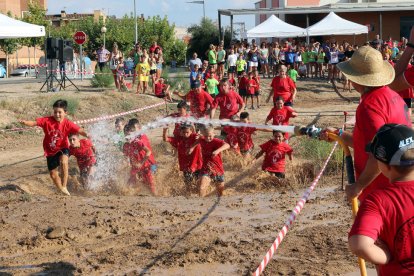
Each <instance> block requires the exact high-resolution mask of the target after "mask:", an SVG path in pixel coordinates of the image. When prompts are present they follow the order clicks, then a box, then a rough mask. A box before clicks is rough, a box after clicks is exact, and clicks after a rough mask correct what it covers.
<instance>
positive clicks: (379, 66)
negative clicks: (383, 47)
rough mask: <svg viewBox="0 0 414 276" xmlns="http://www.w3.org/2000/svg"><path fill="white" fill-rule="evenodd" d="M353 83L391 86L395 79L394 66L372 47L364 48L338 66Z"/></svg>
mask: <svg viewBox="0 0 414 276" xmlns="http://www.w3.org/2000/svg"><path fill="white" fill-rule="evenodd" d="M336 66H337V67H338V69H339V70H341V72H342V73H343V74H344V75H345V76H346V77H347V78H348V79H349V80H351V81H352V82H355V83H357V84H360V85H364V86H372V87H375V86H383V85H387V84H390V83H391V82H392V81H393V80H394V77H395V71H394V68H393V67H392V65H391V64H390V63H389V62H388V61H386V60H383V58H382V55H381V53H380V52H379V51H377V50H375V49H374V48H372V47H370V46H362V47H360V48H359V49H358V50H356V51H355V52H354V54H353V55H352V58H351V59H350V60H349V61H344V62H341V63H338V64H337V65H336Z"/></svg>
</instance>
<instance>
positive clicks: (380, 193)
mask: <svg viewBox="0 0 414 276" xmlns="http://www.w3.org/2000/svg"><path fill="white" fill-rule="evenodd" d="M353 235H363V236H367V237H370V238H372V239H373V240H375V241H376V240H377V239H380V240H382V241H384V242H385V243H386V245H387V247H388V249H389V250H390V253H391V255H392V258H391V261H390V262H389V263H388V264H385V265H379V266H378V267H377V268H378V269H379V270H378V275H381V276H388V275H402V276H404V275H407V276H408V275H413V274H414V254H413V248H414V181H409V182H395V183H392V184H389V183H387V184H386V188H384V189H381V190H376V191H374V192H372V193H371V194H370V195H368V196H367V198H366V199H365V200H364V202H362V204H361V206H360V208H359V211H358V214H357V216H356V218H355V222H354V225H353V226H352V229H351V231H350V233H349V236H353Z"/></svg>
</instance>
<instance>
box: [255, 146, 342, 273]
mask: <svg viewBox="0 0 414 276" xmlns="http://www.w3.org/2000/svg"><path fill="white" fill-rule="evenodd" d="M337 145H338V143H335V145H334V147H333V148H332V151H331V153H330V154H329V156H328V158H327V159H326V161H325V163H324V164H323V167H322V169H321V171H320V172H319V174H318V176H317V177H316V178H315V179H314V180H313V182H312V184H311V186H310V187H309V188H308V189H307V190H306V192H305V194H304V195H303V196H302V198H301V199H300V200H299V201H298V203H297V204H296V206H295V208H294V209H293V210H292V212H291V214H290V216H289V218H288V219H287V221H286V222H285V225H284V226H283V228H282V230H280V232H279V234H278V235H277V238H276V239H275V241H274V242H273V244H272V246H271V247H270V249H269V250H268V251H267V253H266V256H265V257H264V259H263V260H262V262H261V263H260V265H259V267H258V268H257V269H256V271H255V272H254V274H253V275H254V276H259V275H260V274H261V273H262V272H263V270H264V269H265V267H266V266H267V264H268V263H269V261H270V259H272V257H273V254H275V252H276V250H277V248H278V247H279V245H280V244H281V243H282V240H283V238H284V237H285V236H286V234H287V232H288V230H289V227H290V226H291V225H292V224H293V222H294V221H295V219H296V217H297V216H298V215H299V213H300V212H301V211H302V208H303V206H305V203H306V201H307V200H308V198H309V195H310V193H311V192H312V191H313V189H315V186H316V184H318V181H319V179H320V178H321V176H322V174H323V172H324V171H325V169H326V166H327V165H328V162H329V160H330V159H331V157H332V154H333V152H334V151H335V148H336V146H337Z"/></svg>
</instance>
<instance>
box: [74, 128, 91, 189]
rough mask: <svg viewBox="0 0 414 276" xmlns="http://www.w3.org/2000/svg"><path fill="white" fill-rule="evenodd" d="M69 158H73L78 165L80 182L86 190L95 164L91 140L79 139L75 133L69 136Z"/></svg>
mask: <svg viewBox="0 0 414 276" xmlns="http://www.w3.org/2000/svg"><path fill="white" fill-rule="evenodd" d="M69 144H70V147H69V156H75V158H76V161H77V163H78V167H79V172H80V176H81V182H82V185H83V187H84V188H87V186H88V182H89V181H90V180H91V179H92V178H93V175H94V173H95V164H96V159H95V155H96V150H95V147H94V146H93V144H92V142H91V140H89V139H79V135H78V134H77V133H71V134H69Z"/></svg>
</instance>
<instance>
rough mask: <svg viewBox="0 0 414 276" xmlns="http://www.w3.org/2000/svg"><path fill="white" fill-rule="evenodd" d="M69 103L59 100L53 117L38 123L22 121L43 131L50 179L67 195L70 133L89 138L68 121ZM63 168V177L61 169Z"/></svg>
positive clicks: (54, 108) (40, 119) (55, 104)
mask: <svg viewBox="0 0 414 276" xmlns="http://www.w3.org/2000/svg"><path fill="white" fill-rule="evenodd" d="M67 109H68V102H67V101H65V100H57V101H56V102H55V103H54V104H53V116H48V117H42V118H37V119H36V121H25V120H22V121H20V123H21V124H23V125H25V126H31V127H33V126H38V127H41V128H42V129H43V132H44V133H45V138H44V139H43V149H44V151H45V156H46V160H47V168H48V170H49V174H50V177H51V178H52V180H53V183H54V184H55V185H56V187H57V188H58V189H59V190H60V191H61V192H62V193H64V194H65V195H70V193H69V191H68V189H67V187H66V186H67V184H68V175H69V161H68V160H69V140H68V135H69V134H70V133H79V134H80V135H82V136H85V137H86V136H87V134H86V132H85V131H84V130H83V129H81V128H80V127H79V126H77V125H76V124H74V123H73V122H71V121H69V120H68V119H66V118H65V117H66V112H67ZM60 166H62V168H61V169H62V170H61V172H62V176H59V167H60Z"/></svg>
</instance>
